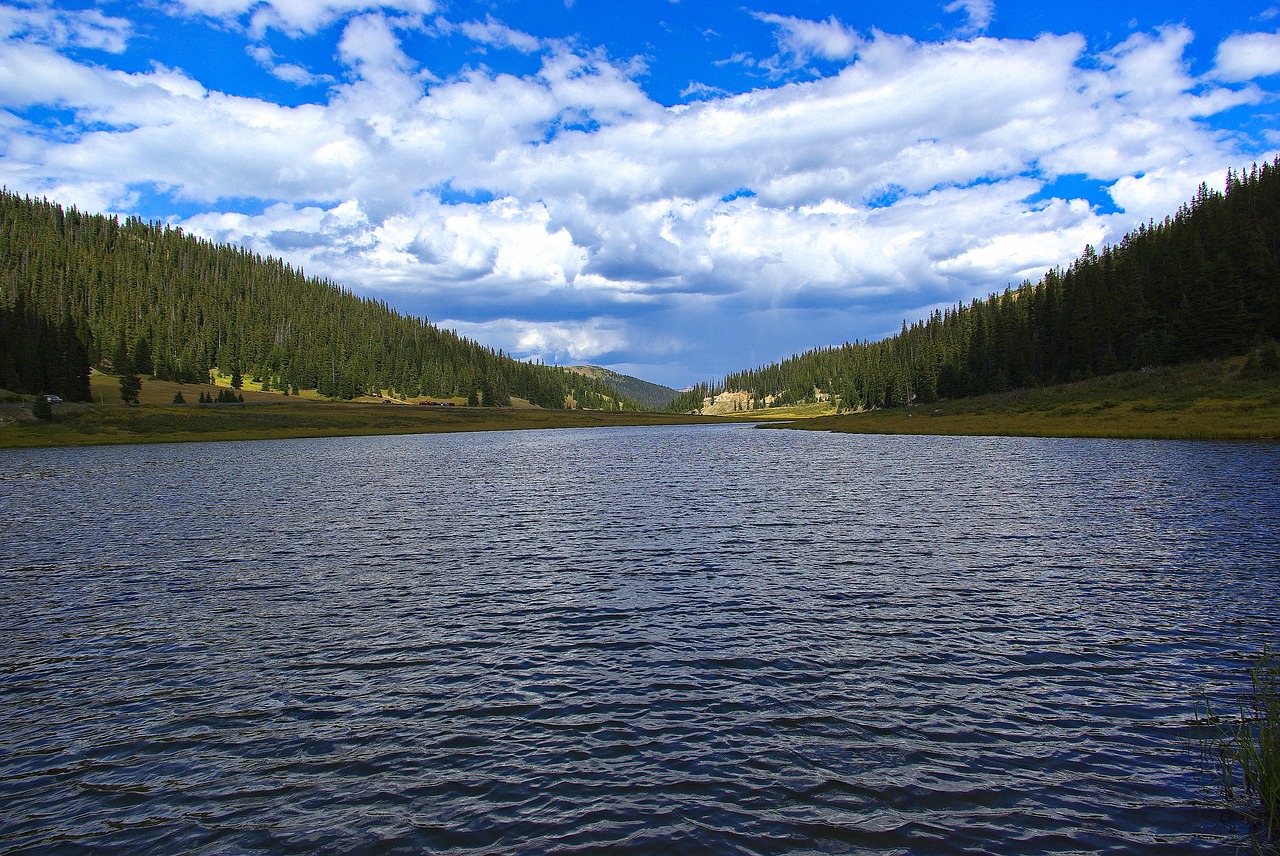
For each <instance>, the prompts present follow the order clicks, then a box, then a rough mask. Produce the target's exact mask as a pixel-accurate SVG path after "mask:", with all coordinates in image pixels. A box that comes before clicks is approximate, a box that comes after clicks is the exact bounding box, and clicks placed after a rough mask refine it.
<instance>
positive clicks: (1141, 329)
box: [671, 158, 1280, 411]
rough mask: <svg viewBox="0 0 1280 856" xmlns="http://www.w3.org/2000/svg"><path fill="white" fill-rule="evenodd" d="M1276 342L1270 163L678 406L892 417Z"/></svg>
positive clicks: (1277, 181)
mask: <svg viewBox="0 0 1280 856" xmlns="http://www.w3.org/2000/svg"><path fill="white" fill-rule="evenodd" d="M1277 338H1280V158H1277V160H1276V161H1275V162H1273V163H1270V164H1267V163H1264V164H1263V165H1262V166H1261V167H1258V166H1257V165H1254V166H1253V167H1252V168H1251V169H1249V170H1248V171H1245V172H1241V173H1236V172H1235V171H1234V170H1233V171H1230V172H1229V173H1228V174H1227V179H1226V190H1225V192H1218V191H1215V190H1210V189H1209V187H1208V186H1206V185H1201V186H1200V189H1199V192H1198V193H1197V195H1196V197H1195V199H1194V200H1192V201H1191V202H1189V203H1187V204H1185V205H1183V206H1182V208H1181V209H1180V210H1179V211H1178V212H1177V213H1176V214H1175V215H1173V216H1170V217H1167V218H1165V220H1164V221H1163V222H1161V223H1155V222H1151V223H1148V224H1146V225H1143V226H1140V227H1139V228H1138V229H1136V230H1135V231H1133V232H1131V233H1130V234H1129V235H1127V236H1126V237H1125V238H1124V239H1123V240H1122V241H1121V242H1120V243H1119V244H1117V245H1115V246H1111V247H1107V248H1105V249H1103V250H1102V251H1101V252H1099V251H1096V250H1095V249H1094V248H1092V247H1086V248H1085V251H1084V253H1083V254H1082V255H1081V256H1080V257H1079V258H1078V259H1076V261H1075V262H1074V263H1073V264H1072V265H1071V266H1070V267H1069V268H1067V269H1066V270H1061V269H1055V270H1051V271H1049V272H1047V273H1046V274H1045V275H1044V277H1043V278H1042V279H1041V280H1040V282H1038V283H1036V284H1034V285H1033V284H1031V283H1030V282H1024V283H1022V285H1021V286H1019V287H1018V288H1016V289H1013V288H1009V289H1005V291H1004V292H1003V293H1001V294H992V295H990V296H989V297H987V298H986V299H985V300H976V299H975V300H974V301H973V302H972V303H971V304H970V305H967V306H966V305H963V304H960V305H957V306H955V307H953V308H949V309H946V310H945V311H944V310H939V311H935V312H934V313H933V314H932V315H931V316H930V317H929V318H927V319H925V320H922V321H919V322H917V323H914V324H911V325H910V326H908V325H907V324H906V323H905V322H904V323H903V326H902V330H901V332H899V333H898V334H897V335H895V336H892V337H890V338H887V339H884V340H882V341H878V342H865V341H864V342H856V343H848V344H844V345H841V346H838V347H830V348H821V349H817V350H813V351H809V352H806V353H804V354H800V355H798V356H795V357H791V358H789V359H786V360H783V361H782V362H779V363H775V364H773V365H770V366H766V367H764V368H759V369H753V370H748V371H743V372H740V373H737V374H733V375H730V376H728V377H725V378H724V379H723V380H721V381H712V382H708V383H703V384H700V385H698V386H696V387H694V388H693V389H692V390H690V391H688V392H685V393H684V394H682V395H681V396H680V397H679V398H678V399H677V400H676V401H675V402H674V403H673V404H672V405H671V409H672V410H675V411H690V410H697V409H700V408H701V407H702V406H703V400H704V398H705V397H707V396H713V395H715V394H716V393H717V392H720V391H728V392H741V393H746V394H747V396H748V397H749V399H750V401H751V403H752V406H753V407H765V406H780V405H791V404H800V403H806V402H814V401H818V400H827V399H828V398H830V399H833V400H835V401H836V402H837V407H838V408H839V409H842V410H857V409H872V408H880V407H897V406H903V405H908V404H913V403H927V402H932V401H936V400H938V399H940V398H962V397H967V396H975V395H981V394H984V393H991V392H1003V391H1006V390H1010V389H1026V388H1033V387H1043V386H1051V385H1055V384H1061V383H1067V382H1070V381H1075V380H1082V379H1086V378H1089V377H1094V376H1099V375H1106V374H1111V373H1114V372H1119V371H1127V370H1139V369H1142V368H1145V367H1149V366H1150V367H1154V366H1160V365H1174V364H1178V363H1184V362H1191V361H1196V360H1204V359H1218V358H1224V357H1231V356H1237V355H1240V354H1243V353H1245V352H1247V351H1248V350H1249V349H1250V348H1252V347H1254V346H1256V345H1259V344H1263V343H1267V342H1270V341H1273V340H1275V339H1277Z"/></svg>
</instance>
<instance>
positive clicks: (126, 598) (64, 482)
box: [0, 427, 1280, 854]
mask: <svg viewBox="0 0 1280 856" xmlns="http://www.w3.org/2000/svg"><path fill="white" fill-rule="evenodd" d="M0 473H2V474H0V851H6V852H26V851H28V850H30V851H41V850H46V849H49V850H73V851H74V850H79V849H100V850H104V851H105V850H112V851H128V852H164V853H171V852H207V853H236V852H253V851H256V850H267V851H272V852H290V851H299V852H300V851H307V852H309V851H313V850H328V851H344V852H345V851H370V852H385V851H396V850H403V851H429V852H443V853H462V852H468V853H470V852H485V853H494V852H503V853H543V852H551V851H556V852H590V851H595V850H598V849H600V848H604V847H612V848H613V849H614V850H616V851H618V852H624V853H625V852H635V853H641V852H654V853H659V852H693V853H696V852H707V853H782V852H851V853H911V854H930V853H963V852H990V853H1010V854H1030V853H1093V852H1102V853H1195V852H1204V853H1218V852H1224V851H1225V852H1232V851H1231V847H1232V845H1234V844H1236V843H1239V842H1241V841H1243V840H1244V839H1245V837H1246V835H1247V833H1248V829H1247V827H1246V826H1244V825H1243V824H1242V823H1241V822H1240V821H1238V820H1237V819H1236V818H1235V817H1234V816H1233V815H1231V814H1230V813H1228V812H1227V811H1225V810H1223V809H1221V808H1219V807H1218V806H1217V803H1216V799H1217V796H1218V795H1217V794H1216V793H1215V791H1214V784H1215V779H1214V776H1213V773H1212V772H1211V771H1210V770H1208V769H1207V768H1206V767H1205V766H1204V764H1203V763H1202V762H1201V760H1200V750H1199V747H1198V745H1197V742H1196V737H1197V735H1198V734H1199V733H1200V732H1199V731H1198V730H1197V727H1196V726H1195V725H1194V719H1195V716H1196V703H1197V702H1198V701H1200V700H1201V699H1202V698H1205V697H1208V698H1209V699H1211V700H1213V701H1215V702H1219V703H1221V704H1226V703H1229V702H1231V701H1233V700H1237V699H1238V697H1239V693H1240V692H1241V688H1242V685H1243V683H1244V682H1245V680H1246V675H1245V666H1246V664H1247V660H1248V657H1249V656H1250V655H1251V654H1252V653H1253V652H1255V651H1256V650H1257V649H1258V648H1259V646H1260V645H1261V644H1262V643H1263V642H1264V641H1268V640H1269V641H1272V642H1275V641H1277V636H1278V635H1280V634H1278V633H1277V631H1278V630H1280V584H1278V582H1277V575H1278V574H1280V535H1277V533H1278V532H1280V446H1276V445H1227V444H1208V443H1147V442H1132V441H1131V442H1106V441H1064V440H1029V439H996V438H977V439H962V438H924V437H920V438H911V437H902V438H890V437H842V436H832V435H821V434H809V433H803V432H782V431H762V430H755V429H743V428H706V427H690V428H675V429H634V430H633V429H613V430H585V431H558V432H513V433H498V434H472V435H451V436H426V437H394V438H359V439H343V440H299V441H284V442H271V443H226V444H189V445H175V446H138V447H126V448H102V449H70V450H47V451H3V452H0Z"/></svg>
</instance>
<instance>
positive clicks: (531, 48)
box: [458, 15, 542, 53]
mask: <svg viewBox="0 0 1280 856" xmlns="http://www.w3.org/2000/svg"><path fill="white" fill-rule="evenodd" d="M458 29H459V30H461V31H462V33H463V35H465V36H466V37H467V38H469V39H471V40H472V41H475V42H480V43H481V44H485V45H491V46H493V47H495V48H511V49H512V50H517V51H520V52H521V53H536V52H537V51H538V50H540V49H541V48H542V42H541V41H540V40H539V39H537V38H535V37H534V36H531V35H529V34H528V33H522V32H520V31H519V30H513V29H511V28H510V27H508V26H507V25H506V24H503V23H501V22H499V21H497V20H495V19H494V17H493V16H492V15H488V16H486V18H485V20H484V21H483V22H480V21H468V22H466V23H463V24H459V25H458Z"/></svg>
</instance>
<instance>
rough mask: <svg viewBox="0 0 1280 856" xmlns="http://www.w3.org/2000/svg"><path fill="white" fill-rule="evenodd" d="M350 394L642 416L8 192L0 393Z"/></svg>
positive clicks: (1, 224)
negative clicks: (93, 383)
mask: <svg viewBox="0 0 1280 856" xmlns="http://www.w3.org/2000/svg"><path fill="white" fill-rule="evenodd" d="M93 366H97V367H101V368H103V369H106V370H109V371H113V372H115V373H118V374H121V375H129V374H133V373H137V374H142V375H150V376H153V377H156V378H160V379H163V380H172V381H178V382H182V383H194V382H201V383H204V382H208V380H209V377H210V372H211V371H213V370H217V371H218V372H220V373H222V374H224V375H230V376H232V377H233V378H244V377H251V378H253V379H254V380H255V381H256V382H258V383H261V384H262V385H263V388H264V389H275V390H278V391H281V392H285V393H292V394H296V393H297V392H298V391H299V390H304V389H314V390H317V391H318V392H319V393H320V394H321V395H323V396H327V397H330V398H336V399H351V398H354V397H357V396H360V395H376V396H381V395H384V394H391V395H397V396H403V397H406V398H416V397H420V396H432V397H439V398H453V397H466V398H467V399H468V400H469V401H470V402H472V403H480V404H484V405H497V406H501V405H507V404H510V402H511V398H512V397H513V396H514V397H519V398H523V399H526V400H528V401H529V402H531V403H533V404H535V405H538V406H540V407H547V408H563V407H566V406H567V405H572V406H576V407H579V408H585V409H606V410H616V409H627V410H634V409H638V407H639V406H638V405H637V404H635V403H634V402H632V401H630V400H628V399H626V398H624V397H622V396H621V395H619V394H618V393H617V392H616V391H615V390H614V389H612V388H611V387H610V386H608V385H607V384H605V383H603V382H601V381H599V380H596V379H593V378H589V377H584V376H583V375H580V374H576V373H574V372H570V371H567V370H565V369H561V368H558V367H552V366H545V365H541V364H535V363H527V362H522V361H519V360H515V359H512V358H510V357H509V356H507V355H505V354H503V353H502V352H501V351H497V352H495V351H494V350H492V349H490V348H487V347H484V346H482V345H480V344H478V343H476V342H473V341H471V340H469V339H466V338H463V337H461V336H459V335H457V334H456V333H454V332H451V331H448V330H441V329H439V328H437V327H434V326H432V325H431V324H429V323H427V321H426V319H425V318H415V317H411V316H406V315H402V314H400V313H398V312H396V311H395V310H393V309H391V308H390V307H388V306H387V305H386V304H385V303H383V302H380V301H375V300H369V299H366V298H360V297H357V296H355V295H354V294H352V293H351V292H350V291H347V290H345V289H343V288H340V287H338V286H337V285H335V284H333V283H331V282H328V281H326V280H323V279H318V278H315V277H308V276H306V275H304V273H303V272H302V271H301V270H294V269H293V268H292V267H291V266H290V265H288V264H286V263H284V262H283V261H281V260H279V259H276V258H271V257H263V256H261V255H258V254H255V253H252V252H249V251H248V250H245V249H242V248H238V247H231V246H226V245H219V244H214V243H211V242H209V241H206V240H203V239H200V238H197V237H194V236H191V235H187V234H184V233H183V231H182V230H181V229H176V228H171V227H168V226H164V225H161V224H159V223H154V222H144V221H142V220H140V219H136V218H128V219H126V220H125V221H124V222H123V223H121V222H120V221H119V219H118V218H115V217H108V216H103V215H99V214H84V213H81V212H80V211H78V210H76V209H75V208H74V207H72V208H70V209H66V210H64V209H63V207H62V206H60V205H58V204H56V203H54V202H50V201H48V200H45V199H31V198H29V197H20V196H18V195H16V194H14V193H11V192H9V191H8V190H7V189H6V190H3V191H0V388H3V389H7V390H10V391H12V392H19V393H27V394H41V393H52V394H57V395H59V396H61V397H62V398H64V399H67V400H69V401H85V400H88V399H89V370H90V367H93Z"/></svg>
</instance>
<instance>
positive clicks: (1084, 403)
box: [787, 358, 1280, 440]
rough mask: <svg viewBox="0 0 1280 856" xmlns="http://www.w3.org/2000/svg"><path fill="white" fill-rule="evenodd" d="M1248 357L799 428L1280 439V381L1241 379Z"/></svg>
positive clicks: (796, 424)
mask: <svg viewBox="0 0 1280 856" xmlns="http://www.w3.org/2000/svg"><path fill="white" fill-rule="evenodd" d="M1243 365H1244V359H1243V358H1237V359H1233V360H1222V361H1215V362H1207V363H1196V364H1191V365H1184V366H1170V367H1164V368H1159V369H1155V370H1152V371H1145V372H1128V373H1125V374H1119V375H1112V376H1109V377H1102V378H1095V379H1093V380H1088V381H1082V382H1079V383H1072V384H1066V385H1064V386H1055V387H1046V388H1043V389H1027V390H1017V391H1013V392H1006V393H999V394H994V395H984V396H980V397H976V398H965V399H956V400H952V401H940V402H936V403H931V404H920V405H917V406H914V407H899V408H887V409H884V410H874V411H870V412H866V413H853V414H845V415H840V416H830V417H820V418H816V419H807V420H798V421H796V422H794V423H792V424H791V425H789V426H787V427H791V428H807V429H813V430H825V431H839V432H847V433H857V434H947V435H987V436H1032V437H1132V438H1152V439H1204V440H1248V439H1275V438H1277V437H1280V377H1275V376H1271V377H1261V378H1259V377H1245V376H1243V375H1242V371H1241V369H1242V366H1243Z"/></svg>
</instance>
